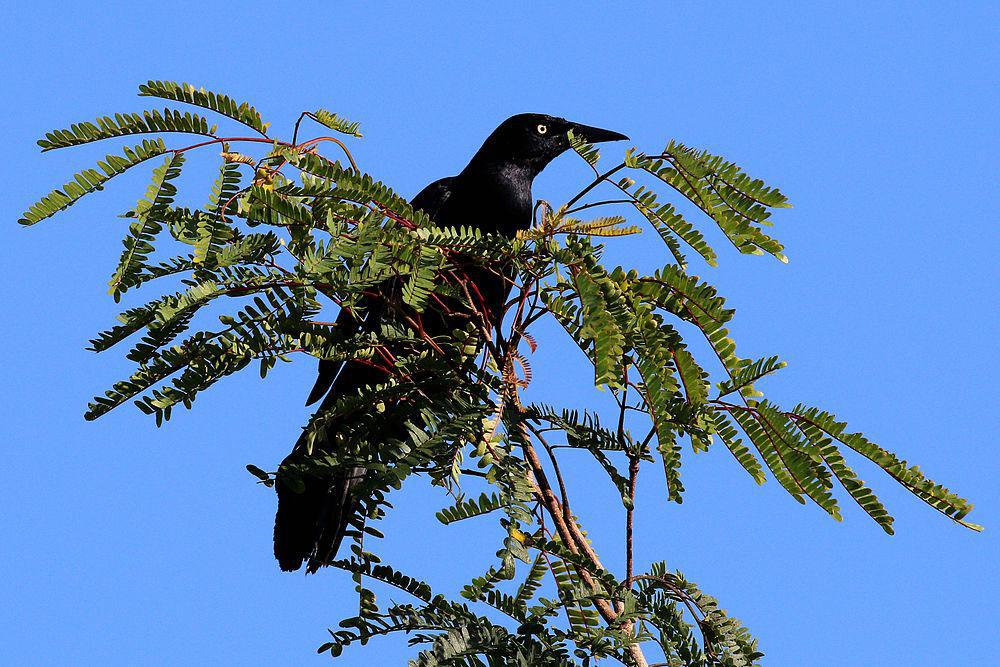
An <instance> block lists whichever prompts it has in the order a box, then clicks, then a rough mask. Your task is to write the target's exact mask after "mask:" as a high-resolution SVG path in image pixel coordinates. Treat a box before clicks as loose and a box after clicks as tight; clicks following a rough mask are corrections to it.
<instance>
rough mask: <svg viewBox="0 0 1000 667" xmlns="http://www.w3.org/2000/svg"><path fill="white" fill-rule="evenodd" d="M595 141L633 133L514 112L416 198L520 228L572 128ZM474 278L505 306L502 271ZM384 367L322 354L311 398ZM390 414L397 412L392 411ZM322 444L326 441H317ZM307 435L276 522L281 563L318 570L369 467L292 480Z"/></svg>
mask: <svg viewBox="0 0 1000 667" xmlns="http://www.w3.org/2000/svg"><path fill="white" fill-rule="evenodd" d="M569 131H572V132H573V133H574V135H575V136H578V137H580V138H582V139H584V140H586V141H588V142H590V143H598V142H603V141H618V140H623V139H627V138H628V137H626V136H625V135H623V134H619V133H618V132H612V131H611V130H603V129H600V128H597V127H590V126H588V125H581V124H579V123H573V122H570V121H568V120H565V119H563V118H556V117H553V116H547V115H544V114H519V115H516V116H512V117H510V118H508V119H507V120H505V121H504V122H503V123H501V124H500V126H499V127H497V129H496V130H494V131H493V133H492V134H490V136H489V137H488V138H487V139H486V141H485V143H483V146H482V148H480V149H479V151H477V152H476V154H475V155H474V156H473V157H472V160H470V161H469V164H468V166H466V167H465V169H463V170H462V172H461V173H460V174H458V175H457V176H451V177H448V178H442V179H441V180H438V181H435V182H433V183H431V184H430V185H428V186H427V187H425V188H424V189H423V190H421V191H420V192H419V193H418V194H417V196H416V197H414V198H413V200H412V202H411V204H412V205H413V208H414V209H416V210H422V211H424V212H425V213H426V214H427V215H428V216H429V217H430V218H431V220H433V221H434V222H435V223H436V224H438V225H441V226H447V227H450V226H459V225H466V226H473V227H478V228H479V229H480V230H482V231H484V232H490V233H494V234H503V235H506V236H513V235H514V234H516V232H517V231H518V230H521V229H527V228H528V227H529V226H530V225H531V216H532V206H533V204H534V200H533V198H532V195H531V184H532V181H533V180H534V178H535V176H537V175H538V174H539V173H540V172H541V171H542V169H544V168H545V166H546V165H548V163H549V162H551V161H552V160H553V159H555V158H556V157H557V156H559V155H560V154H561V153H563V152H564V151H566V150H567V149H569V147H570V144H569V137H568V134H567V133H568V132H569ZM467 278H469V279H470V280H472V281H474V282H475V285H476V287H477V288H478V291H479V293H480V294H482V295H483V300H484V302H485V304H486V306H487V312H488V313H502V312H503V311H502V305H503V302H504V300H505V299H506V297H507V293H508V291H509V283H507V282H506V281H505V280H503V278H502V277H500V276H499V275H498V274H497V273H496V272H487V271H475V270H474V269H473V270H472V272H471V273H468V274H467ZM362 305H363V306H365V309H366V310H367V312H368V315H367V319H366V322H368V321H369V320H371V319H372V318H375V319H378V318H379V317H381V314H380V313H382V312H383V311H382V310H381V309H380V308H379V305H378V304H377V303H375V302H374V300H372V302H371V303H367V304H362ZM337 323H338V326H341V327H351V328H353V329H354V330H357V328H358V327H359V326H362V324H363V323H361V322H358V321H356V319H355V316H354V315H353V314H352V313H351V312H349V311H347V310H341V312H340V315H339V316H338V319H337ZM385 379H386V376H385V374H384V373H383V371H381V370H379V369H377V368H374V367H372V366H371V365H366V364H363V363H360V362H357V361H347V362H335V361H328V360H321V361H320V363H319V377H318V378H317V380H316V384H315V386H314V387H313V389H312V392H311V393H310V394H309V398H308V400H307V402H306V404H307V405H311V404H313V403H315V402H316V401H319V400H320V399H322V403H321V404H320V410H323V409H325V408H327V407H329V406H330V405H333V404H334V403H335V402H336V400H337V398H338V397H339V396H343V395H344V394H346V393H349V392H356V391H357V390H359V389H361V388H363V387H365V386H370V385H376V384H379V383H381V382H384V381H385ZM388 418H389V419H391V416H388ZM336 430H337V424H336V423H334V424H331V425H328V426H327V429H326V434H325V435H324V439H325V442H326V443H327V447H326V448H327V449H330V447H331V446H333V445H332V437H333V434H334V433H336ZM317 447H318V449H319V450H320V451H322V450H323V449H324V444H323V443H320V444H319V445H317ZM305 449H306V446H305V438H304V436H303V437H300V438H299V441H298V442H297V443H296V445H295V447H294V449H293V450H292V452H291V454H289V455H288V457H286V458H285V460H284V461H283V462H282V465H281V467H280V468H279V470H278V479H277V483H276V485H275V486H276V490H277V493H278V512H277V515H276V517H275V525H274V555H275V557H276V558H277V559H278V564H279V565H280V567H281V569H282V570H286V571H292V570H297V569H299V568H300V567H301V566H302V563H303V561H305V563H306V571H307V572H315V571H316V570H317V569H319V567H321V566H323V565H325V564H326V563H328V562H329V561H330V560H332V559H333V558H334V557H335V556H336V553H337V550H338V548H339V547H340V543H341V541H342V540H343V538H344V534H345V531H346V530H347V527H348V525H349V523H350V520H351V519H352V517H353V515H354V513H355V512H356V510H357V505H358V503H357V501H356V500H355V499H354V498H353V497H352V488H353V487H355V486H356V485H357V483H358V482H359V481H360V480H362V479H363V478H364V476H365V474H366V471H365V469H364V468H363V467H353V468H348V469H345V470H343V471H339V472H338V473H336V474H335V475H334V476H332V477H318V476H315V477H313V476H304V477H302V478H300V479H299V481H298V482H297V483H292V482H291V480H290V477H291V475H290V474H289V473H288V469H289V467H290V466H293V465H294V464H295V463H297V462H300V461H302V460H304V459H305V458H306V457H307V456H308V454H307V453H306V451H305Z"/></svg>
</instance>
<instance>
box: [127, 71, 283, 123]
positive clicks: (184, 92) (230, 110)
mask: <svg viewBox="0 0 1000 667" xmlns="http://www.w3.org/2000/svg"><path fill="white" fill-rule="evenodd" d="M139 95H142V96H148V97H160V98H163V99H166V100H173V101H174V102H184V103H186V104H193V105H195V106H199V107H203V108H205V109H211V110H212V111H214V112H216V113H218V114H222V115H223V116H228V117H229V118H232V119H233V120H235V121H238V122H240V123H242V124H244V125H246V126H247V127H249V128H251V129H253V130H255V131H257V132H259V133H260V134H262V135H264V136H267V128H268V125H269V123H265V122H264V121H263V120H261V117H260V113H258V112H257V110H256V109H254V108H253V107H252V106H250V105H249V104H247V103H246V102H236V100H234V99H233V98H231V97H229V96H227V95H222V94H220V93H213V92H211V91H209V90H205V89H204V88H195V87H194V86H192V85H191V84H190V83H176V82H174V81H147V82H146V83H144V84H142V85H141V86H139Z"/></svg>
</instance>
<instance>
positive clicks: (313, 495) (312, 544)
mask: <svg viewBox="0 0 1000 667" xmlns="http://www.w3.org/2000/svg"><path fill="white" fill-rule="evenodd" d="M334 379H335V382H331V383H330V385H335V387H333V388H331V389H330V391H329V393H328V394H327V396H326V398H325V399H324V400H323V403H322V404H321V406H320V410H325V409H327V408H329V407H331V406H332V405H333V404H334V403H336V401H337V399H338V398H339V397H340V396H342V395H343V394H344V393H346V392H350V391H356V390H357V389H360V388H361V387H364V386H367V385H374V384H377V383H379V382H383V381H384V380H385V377H384V374H382V373H381V371H378V370H376V369H373V368H372V367H371V366H367V365H364V364H359V363H350V362H348V363H347V364H346V365H344V367H343V368H342V369H340V371H339V372H338V373H337V374H336V375H335V378H334ZM345 418H346V419H349V417H342V418H340V419H338V420H333V421H332V422H330V423H327V424H326V427H325V431H326V435H325V436H324V438H323V441H322V442H318V443H315V445H314V448H315V449H317V450H318V451H331V449H332V447H333V445H332V442H333V440H334V438H333V436H334V435H335V434H336V433H337V432H338V430H339V429H340V428H342V427H343V425H344V424H343V421H342V420H343V419H345ZM308 452H309V450H308V447H307V445H306V435H305V433H303V434H302V435H301V436H300V437H299V440H298V442H296V443H295V447H294V449H292V453H291V454H289V455H288V456H287V457H285V460H284V461H282V462H281V466H280V467H279V468H278V475H277V477H278V479H277V483H276V484H275V489H276V490H277V493H278V512H277V514H276V515H275V519H274V556H275V558H277V559H278V565H279V566H280V567H281V569H282V570H285V571H287V572H291V571H294V570H298V569H299V568H300V567H302V564H303V563H305V564H306V572H310V573H312V572H316V570H318V569H319V568H320V567H322V566H324V565H326V564H327V563H328V562H329V561H331V560H333V559H334V558H335V557H336V555H337V550H338V549H339V548H340V544H341V542H343V540H344V536H345V534H346V532H347V529H348V527H349V526H350V524H351V521H352V519H354V518H355V517H356V516H357V513H358V509H359V505H360V503H359V501H358V500H357V499H356V498H355V497H354V496H353V495H352V490H353V489H354V487H355V486H357V485H358V484H359V483H360V482H361V481H362V480H364V478H365V475H366V474H367V471H366V470H365V468H363V467H351V468H344V469H342V470H338V471H336V472H335V473H334V474H332V475H331V474H318V473H310V472H308V471H305V472H303V471H300V470H296V468H297V467H298V466H297V464H301V463H305V462H306V461H307V460H308V458H309V453H308Z"/></svg>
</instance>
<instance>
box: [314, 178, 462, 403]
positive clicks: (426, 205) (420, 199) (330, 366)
mask: <svg viewBox="0 0 1000 667" xmlns="http://www.w3.org/2000/svg"><path fill="white" fill-rule="evenodd" d="M454 180H455V177H454V176H449V177H448V178H442V179H440V180H437V181H434V182H433V183H431V184H430V185H428V186H427V187H425V188H424V189H423V190H421V191H420V192H418V193H417V194H416V196H415V197H414V198H413V199H412V200H411V202H410V205H411V206H413V209H414V210H417V211H423V212H424V213H426V214H427V215H428V216H430V218H431V220H434V219H435V218H437V215H438V213H440V212H441V208H442V207H443V206H444V203H445V202H446V201H448V197H450V196H451V184H452V181H454ZM362 305H363V306H364V305H371V306H374V305H375V304H362ZM369 311H370V309H369ZM361 324H362V322H361V321H359V320H358V319H357V318H356V317H354V316H353V314H352V313H351V312H350V311H346V310H341V311H340V315H338V316H337V327H338V328H339V329H340V330H341V331H343V332H344V335H345V336H346V335H350V334H352V333H354V332H356V331H357V330H358V328H359V327H360V326H361ZM346 363H347V362H345V361H332V360H328V359H320V362H319V373H318V375H317V377H316V383H315V384H314V385H313V388H312V391H310V392H309V398H307V399H306V405H312V404H313V403H315V402H316V401H318V400H320V399H321V398H323V397H324V396H326V395H327V394H328V393H329V392H330V390H331V389H333V386H334V384H335V383H336V381H337V377H338V376H339V375H340V373H341V372H342V371H343V368H344V365H345V364H346Z"/></svg>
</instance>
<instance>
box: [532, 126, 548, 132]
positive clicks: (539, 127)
mask: <svg viewBox="0 0 1000 667" xmlns="http://www.w3.org/2000/svg"><path fill="white" fill-rule="evenodd" d="M535 129H536V130H538V134H545V133H546V132H548V131H549V126H548V125H539V126H538V127H537V128H535Z"/></svg>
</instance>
